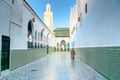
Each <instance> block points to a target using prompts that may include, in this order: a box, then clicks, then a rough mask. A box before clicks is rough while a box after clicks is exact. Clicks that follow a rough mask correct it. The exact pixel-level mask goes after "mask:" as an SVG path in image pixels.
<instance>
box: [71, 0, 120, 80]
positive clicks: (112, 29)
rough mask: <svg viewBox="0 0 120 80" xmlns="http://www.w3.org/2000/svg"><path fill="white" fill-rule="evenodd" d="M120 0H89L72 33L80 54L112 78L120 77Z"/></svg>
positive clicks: (91, 64)
mask: <svg viewBox="0 0 120 80" xmlns="http://www.w3.org/2000/svg"><path fill="white" fill-rule="evenodd" d="M119 3H120V1H119V0H89V1H88V8H87V9H88V12H87V13H86V14H85V15H83V16H81V20H80V22H79V24H77V27H76V30H75V31H74V33H73V34H72V36H71V44H72V42H74V47H75V48H76V53H77V57H78V58H80V59H81V60H83V61H84V62H85V63H86V64H88V65H90V66H91V67H92V68H94V69H95V70H97V71H98V72H100V73H101V74H103V75H104V76H106V77H107V78H108V79H110V80H119V79H120V77H119V76H120V72H119V71H120V64H119V63H120V58H119V57H120V54H119V53H120V51H119V49H120V47H119V46H120V37H119V35H120V27H119V26H120V15H119V14H120V5H119ZM114 47H115V48H114Z"/></svg>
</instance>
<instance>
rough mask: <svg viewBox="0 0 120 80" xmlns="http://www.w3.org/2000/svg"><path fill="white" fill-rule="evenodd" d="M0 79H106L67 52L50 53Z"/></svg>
mask: <svg viewBox="0 0 120 80" xmlns="http://www.w3.org/2000/svg"><path fill="white" fill-rule="evenodd" d="M0 80H106V79H105V78H104V77H102V76H101V75H99V74H98V73H97V72H95V71H94V70H93V69H92V68H90V67H89V66H87V65H86V64H84V63H83V62H82V61H80V60H79V59H77V58H76V59H75V61H72V60H71V59H70V53H69V52H61V53H55V54H50V55H48V56H46V57H43V58H41V59H39V60H37V61H34V62H32V63H29V64H27V65H25V66H23V67H21V68H19V69H16V70H14V71H11V72H10V73H9V74H7V75H5V76H2V77H0Z"/></svg>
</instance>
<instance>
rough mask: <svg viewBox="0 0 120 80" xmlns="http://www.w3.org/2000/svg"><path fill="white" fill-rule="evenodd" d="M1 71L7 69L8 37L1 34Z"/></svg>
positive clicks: (8, 55)
mask: <svg viewBox="0 0 120 80" xmlns="http://www.w3.org/2000/svg"><path fill="white" fill-rule="evenodd" d="M1 51H2V54H1V71H4V70H7V69H9V62H10V38H9V37H7V36H3V35H2V50H1Z"/></svg>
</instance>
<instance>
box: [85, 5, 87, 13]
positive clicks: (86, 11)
mask: <svg viewBox="0 0 120 80" xmlns="http://www.w3.org/2000/svg"><path fill="white" fill-rule="evenodd" d="M85 13H87V3H86V4H85Z"/></svg>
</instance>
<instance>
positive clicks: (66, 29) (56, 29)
mask: <svg viewBox="0 0 120 80" xmlns="http://www.w3.org/2000/svg"><path fill="white" fill-rule="evenodd" d="M55 30H69V28H56V29H55Z"/></svg>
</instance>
